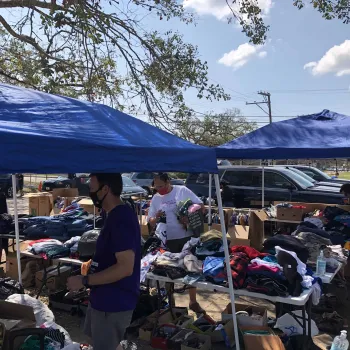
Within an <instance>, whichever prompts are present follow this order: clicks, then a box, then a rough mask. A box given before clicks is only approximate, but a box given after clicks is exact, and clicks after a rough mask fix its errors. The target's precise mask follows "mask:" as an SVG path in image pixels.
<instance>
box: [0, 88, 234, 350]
mask: <svg viewBox="0 0 350 350" xmlns="http://www.w3.org/2000/svg"><path fill="white" fill-rule="evenodd" d="M0 140H1V150H0V156H1V162H0V174H1V173H12V174H15V173H24V172H30V173H43V172H44V173H55V172H59V173H61V172H64V173H75V172H130V171H139V172H141V171H142V172H152V171H182V172H208V173H214V174H215V175H214V178H215V184H216V188H217V192H218V193H219V196H218V197H219V198H218V200H219V212H220V218H221V228H222V234H223V241H224V248H225V258H226V266H227V272H228V279H229V287H230V288H229V290H230V297H231V302H232V305H234V301H235V298H234V290H233V282H232V274H231V269H230V258H229V252H228V245H227V240H226V229H225V220H224V213H223V209H222V202H221V198H220V184H219V177H218V175H217V172H218V169H217V163H216V155H215V150H214V149H210V148H207V147H202V146H198V145H194V144H192V143H190V142H188V141H185V140H183V139H181V138H179V137H177V136H174V135H172V134H170V133H167V132H165V131H163V130H160V129H158V128H156V127H154V126H151V125H149V124H147V123H145V122H143V121H141V120H139V119H136V118H133V117H131V116H129V115H127V114H125V113H122V112H120V111H117V110H115V109H113V108H111V107H108V106H105V105H101V104H97V103H90V102H85V101H80V100H75V99H72V98H68V97H63V96H56V95H50V94H46V93H43V92H39V91H34V90H30V89H25V88H21V87H16V86H11V85H5V84H0ZM12 183H13V193H14V196H13V199H14V207H15V231H16V245H17V247H16V249H17V259H18V275H19V280H20V282H21V265H20V249H19V227H18V212H17V197H16V180H15V176H14V175H13V176H12ZM233 311H235V310H233ZM233 322H234V329H235V336H236V339H238V328H237V321H236V317H235V312H233ZM236 349H237V350H239V342H238V341H236Z"/></svg>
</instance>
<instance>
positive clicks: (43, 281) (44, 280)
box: [36, 265, 47, 299]
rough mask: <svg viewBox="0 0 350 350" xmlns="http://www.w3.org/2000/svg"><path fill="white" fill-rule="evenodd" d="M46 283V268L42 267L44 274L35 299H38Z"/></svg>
mask: <svg viewBox="0 0 350 350" xmlns="http://www.w3.org/2000/svg"><path fill="white" fill-rule="evenodd" d="M46 282H47V270H46V266H45V265H44V274H43V280H42V281H41V286H40V288H39V290H38V294H37V295H36V298H37V299H39V297H40V294H41V292H42V291H43V288H44V286H46Z"/></svg>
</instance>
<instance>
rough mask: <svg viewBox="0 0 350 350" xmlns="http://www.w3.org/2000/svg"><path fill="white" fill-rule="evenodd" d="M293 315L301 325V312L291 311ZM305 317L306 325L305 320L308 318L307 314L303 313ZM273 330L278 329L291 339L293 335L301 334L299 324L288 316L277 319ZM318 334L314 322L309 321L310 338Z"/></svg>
mask: <svg viewBox="0 0 350 350" xmlns="http://www.w3.org/2000/svg"><path fill="white" fill-rule="evenodd" d="M293 314H294V315H295V316H297V318H298V320H299V321H300V322H301V324H302V323H303V319H302V311H301V310H297V311H293ZM305 317H306V324H307V320H308V319H309V316H308V314H307V313H305ZM275 328H279V329H280V330H281V331H282V332H284V333H285V334H286V335H287V336H289V337H292V336H293V335H300V334H301V335H302V334H303V328H302V326H300V324H299V323H298V322H297V321H296V320H295V319H294V318H293V316H291V315H290V314H284V315H283V316H281V317H280V318H278V319H277V322H276V325H275ZM318 333H319V330H318V328H317V326H316V323H315V321H314V320H311V336H312V337H314V336H315V335H318ZM306 334H308V330H307V327H306Z"/></svg>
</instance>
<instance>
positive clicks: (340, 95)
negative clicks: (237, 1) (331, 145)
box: [145, 0, 350, 123]
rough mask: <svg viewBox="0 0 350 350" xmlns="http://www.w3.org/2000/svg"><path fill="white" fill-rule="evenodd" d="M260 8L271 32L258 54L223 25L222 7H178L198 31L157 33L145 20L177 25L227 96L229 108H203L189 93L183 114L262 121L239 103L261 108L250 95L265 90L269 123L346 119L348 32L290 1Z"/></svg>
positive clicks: (219, 1) (217, 2)
mask: <svg viewBox="0 0 350 350" xmlns="http://www.w3.org/2000/svg"><path fill="white" fill-rule="evenodd" d="M260 3H261V5H262V7H263V9H264V13H265V15H266V18H265V20H266V22H267V23H268V24H269V25H270V31H269V33H268V41H267V43H266V45H265V46H264V47H254V46H252V45H248V44H247V43H248V38H247V37H246V36H245V35H244V34H243V33H241V31H240V29H239V28H238V27H237V26H236V25H234V24H231V25H229V24H227V21H226V20H225V18H226V15H227V8H226V5H225V0H185V5H186V7H187V8H188V9H189V10H191V11H194V12H195V13H196V14H197V18H198V20H197V26H193V25H184V24H180V23H177V22H175V23H174V21H173V22H171V23H168V24H165V23H162V24H161V26H160V24H159V22H158V21H157V20H155V19H152V20H151V19H147V20H146V22H145V25H146V27H149V28H151V27H152V28H155V29H164V28H166V27H172V28H174V27H175V25H176V27H177V29H178V30H179V31H180V32H182V33H183V34H184V35H185V38H186V40H187V41H189V42H191V43H193V44H196V45H198V47H199V51H200V54H201V58H202V59H203V60H207V61H208V64H209V77H210V78H211V79H212V81H214V82H219V83H220V84H222V86H223V87H224V88H225V89H226V90H227V92H228V93H230V94H231V95H232V100H231V101H229V102H215V103H210V102H208V101H206V100H205V101H202V100H198V99H197V98H196V96H195V93H194V92H192V93H188V94H187V95H186V97H187V102H188V104H189V106H191V107H193V108H194V109H195V110H196V111H198V112H206V111H214V112H221V111H223V110H225V109H228V108H232V107H237V108H239V109H241V110H242V112H243V114H244V115H246V116H249V117H252V116H263V115H264V113H263V112H262V111H261V110H260V109H259V108H258V107H256V106H254V105H251V106H246V105H245V102H246V101H248V102H253V101H260V100H261V97H259V96H258V95H257V94H256V92H257V91H258V90H266V91H269V92H270V93H271V99H272V112H273V116H275V117H276V118H275V119H274V120H275V121H277V120H282V118H277V117H281V116H297V115H302V114H310V113H316V112H320V111H322V110H323V109H330V110H334V111H336V112H339V113H344V114H348V115H350V90H349V86H350V31H349V29H350V25H346V24H343V23H342V22H341V21H338V20H332V21H326V20H325V19H323V18H322V16H321V15H320V14H319V13H318V12H317V11H315V10H314V9H313V8H311V7H310V6H308V7H307V8H304V9H302V10H297V9H296V8H295V7H294V6H293V4H292V3H293V1H292V0H287V1H274V2H272V1H271V0H260ZM346 40H349V41H348V42H346ZM336 46H339V47H336ZM225 54H227V55H226V56H224V55H225ZM220 62H221V63H220ZM305 65H307V67H304V66H305ZM337 75H338V76H337ZM290 90H293V91H290ZM308 90H316V91H308ZM320 90H321V91H320ZM322 90H323V91H322ZM249 119H250V120H258V121H259V122H261V123H262V122H264V121H267V120H268V119H267V118H249Z"/></svg>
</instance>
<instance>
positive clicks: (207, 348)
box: [181, 334, 211, 350]
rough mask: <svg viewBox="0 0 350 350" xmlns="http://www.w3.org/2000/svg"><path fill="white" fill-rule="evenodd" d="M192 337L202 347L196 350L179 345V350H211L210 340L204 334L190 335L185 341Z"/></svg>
mask: <svg viewBox="0 0 350 350" xmlns="http://www.w3.org/2000/svg"><path fill="white" fill-rule="evenodd" d="M192 337H196V338H198V339H199V340H200V342H202V343H203V345H202V346H201V347H200V348H199V349H198V348H191V347H189V346H187V345H184V344H181V350H195V349H197V350H210V349H211V339H210V337H209V336H208V335H204V334H193V335H190V336H189V337H188V338H187V339H191V338H192Z"/></svg>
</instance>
